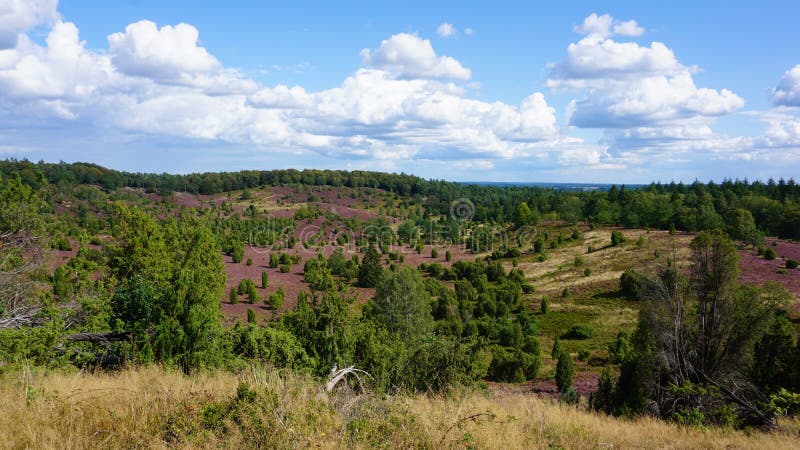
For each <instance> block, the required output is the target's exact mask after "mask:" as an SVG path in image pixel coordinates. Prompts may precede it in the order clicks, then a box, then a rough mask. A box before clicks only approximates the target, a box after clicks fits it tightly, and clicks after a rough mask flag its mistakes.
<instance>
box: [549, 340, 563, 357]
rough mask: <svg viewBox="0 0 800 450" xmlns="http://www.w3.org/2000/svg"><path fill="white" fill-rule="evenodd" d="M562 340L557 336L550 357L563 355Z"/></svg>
mask: <svg viewBox="0 0 800 450" xmlns="http://www.w3.org/2000/svg"><path fill="white" fill-rule="evenodd" d="M561 351H562V350H561V341H560V340H559V339H558V336H556V340H555V341H553V348H552V349H551V350H550V357H551V358H553V359H558V356H559V355H561Z"/></svg>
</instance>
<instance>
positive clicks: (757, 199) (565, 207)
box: [0, 160, 800, 243]
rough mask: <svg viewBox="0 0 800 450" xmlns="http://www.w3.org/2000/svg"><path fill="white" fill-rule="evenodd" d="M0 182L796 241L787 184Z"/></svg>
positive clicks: (317, 179)
mask: <svg viewBox="0 0 800 450" xmlns="http://www.w3.org/2000/svg"><path fill="white" fill-rule="evenodd" d="M0 174H2V175H4V176H19V177H20V178H21V180H22V181H23V183H25V184H27V185H29V186H31V187H33V188H34V189H38V188H40V187H41V186H43V185H45V184H48V183H49V184H53V185H61V186H70V185H75V184H93V185H98V186H101V187H102V188H103V189H106V190H114V189H117V188H121V187H130V188H141V189H144V190H146V191H147V192H157V193H160V194H162V195H169V194H171V193H172V192H180V191H184V192H189V193H192V194H217V193H220V192H227V191H235V190H241V189H253V188H258V187H262V186H277V185H286V184H292V185H305V186H335V187H340V186H344V187H350V188H360V187H370V188H377V189H383V190H386V191H389V192H393V193H396V194H398V195H402V196H411V197H416V199H417V200H419V201H420V202H422V203H423V204H424V205H425V210H426V214H429V215H439V214H448V213H449V212H450V207H451V204H452V202H454V201H457V200H459V199H467V200H469V202H471V203H472V205H474V215H473V217H472V219H473V220H476V221H480V222H487V223H488V222H493V223H500V224H502V223H508V222H515V223H516V224H517V225H520V223H519V221H518V220H516V219H518V218H517V217H515V216H516V215H518V211H519V208H520V205H521V204H522V203H525V204H526V205H527V207H528V208H530V210H531V212H532V213H531V216H530V217H529V218H527V219H526V222H527V223H528V224H532V223H535V222H536V221H537V220H539V219H542V218H545V219H558V220H565V221H568V222H575V221H579V220H586V221H589V222H593V223H598V224H604V225H622V226H627V227H650V228H660V229H669V228H671V227H675V228H676V229H679V230H685V231H702V230H712V229H717V228H719V229H724V230H725V231H727V232H728V233H729V234H730V235H731V236H732V237H734V238H737V239H744V240H747V241H751V242H754V243H755V242H756V241H758V236H759V235H761V234H763V233H766V234H767V235H774V236H780V237H784V238H792V239H800V185H798V184H797V183H796V182H795V181H794V180H793V179H789V180H788V181H787V180H784V179H780V180H778V181H775V180H773V179H770V180H768V181H767V182H766V183H765V182H761V181H753V182H750V181H748V180H746V179H745V180H724V181H722V182H721V183H714V182H713V181H712V182H709V183H701V182H698V181H695V182H694V183H691V184H684V183H674V182H673V183H669V184H664V183H652V184H650V185H648V186H643V187H638V188H635V189H631V188H626V187H625V186H624V185H623V186H622V187H620V188H617V187H616V186H613V187H612V188H611V189H609V190H608V191H607V192H580V191H564V190H555V189H551V188H543V187H536V186H514V187H505V186H503V187H501V186H485V185H484V186H478V185H463V184H459V183H454V182H447V181H441V180H425V179H422V178H419V177H415V176H412V175H406V174H388V173H381V172H368V171H352V172H347V171H339V170H302V171H301V170H295V169H285V170H244V171H240V172H208V173H195V174H189V175H172V174H166V173H164V174H147V173H130V172H120V171H116V170H111V169H107V168H104V167H101V166H98V165H95V164H87V163H72V164H68V163H63V162H61V163H57V164H53V163H44V162H39V163H32V162H30V161H25V160H23V161H17V160H7V161H3V162H0Z"/></svg>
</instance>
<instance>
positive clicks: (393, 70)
mask: <svg viewBox="0 0 800 450" xmlns="http://www.w3.org/2000/svg"><path fill="white" fill-rule="evenodd" d="M537 3H538V2H499V1H498V2H470V1H458V2H431V1H427V2H415V1H407V2H402V3H401V4H397V3H390V2H375V1H370V2H346V3H345V4H336V2H303V1H293V2H280V3H273V2H263V1H228V2H197V1H193V2H188V1H180V0H171V1H169V2H164V1H156V0H127V1H114V0H105V1H93V0H80V1H79V0H71V1H70V0H65V1H61V2H58V1H54V0H0V158H17V159H22V158H26V159H29V160H32V161H39V160H44V161H48V162H57V161H67V162H75V161H84V162H93V163H97V164H100V165H103V166H106V167H110V168H114V169H118V170H127V171H134V172H159V173H160V172H170V173H191V172H206V171H221V170H226V171H227V170H243V169H257V170H268V169H282V168H290V167H291V168H298V169H303V168H317V169H345V170H379V171H387V172H404V173H411V174H414V175H419V176H422V177H425V178H436V179H447V180H453V181H516V182H590V183H648V182H650V181H663V182H668V181H685V182H690V181H693V180H695V179H699V180H701V181H709V180H716V181H720V180H722V179H724V178H740V179H741V178H748V179H750V180H753V179H762V180H766V179H767V178H770V177H772V178H776V179H777V178H780V177H783V178H790V177H796V174H798V173H800V50H798V49H800V47H798V44H799V43H800V27H798V26H797V20H796V19H797V17H800V2H796V1H785V2H777V1H760V2H757V3H756V2H737V1H725V2H722V1H707V2H697V1H693V2H681V1H672V2H664V4H663V5H659V4H656V2H641V1H636V2H603V3H600V2H578V1H570V2H560V3H558V4H548V5H546V6H544V4H537Z"/></svg>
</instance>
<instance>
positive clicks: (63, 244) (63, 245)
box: [50, 237, 72, 252]
mask: <svg viewBox="0 0 800 450" xmlns="http://www.w3.org/2000/svg"><path fill="white" fill-rule="evenodd" d="M50 248H52V249H55V250H61V251H65V252H69V251H72V245H70V243H69V239H67V238H65V237H59V238H56V239H53V240H52V241H51V242H50Z"/></svg>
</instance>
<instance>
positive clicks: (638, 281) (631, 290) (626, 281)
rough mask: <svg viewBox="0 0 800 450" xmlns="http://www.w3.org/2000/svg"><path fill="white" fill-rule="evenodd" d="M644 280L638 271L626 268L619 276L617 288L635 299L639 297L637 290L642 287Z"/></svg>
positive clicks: (631, 298)
mask: <svg viewBox="0 0 800 450" xmlns="http://www.w3.org/2000/svg"><path fill="white" fill-rule="evenodd" d="M644 280H645V279H644V277H643V276H642V275H641V274H640V273H639V272H637V271H635V270H633V269H628V270H626V271H624V272H622V275H620V277H619V290H620V292H622V295H624V296H625V297H627V298H628V299H630V300H636V299H638V298H639V292H640V291H641V289H642V287H643V286H642V285H643V283H644Z"/></svg>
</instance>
